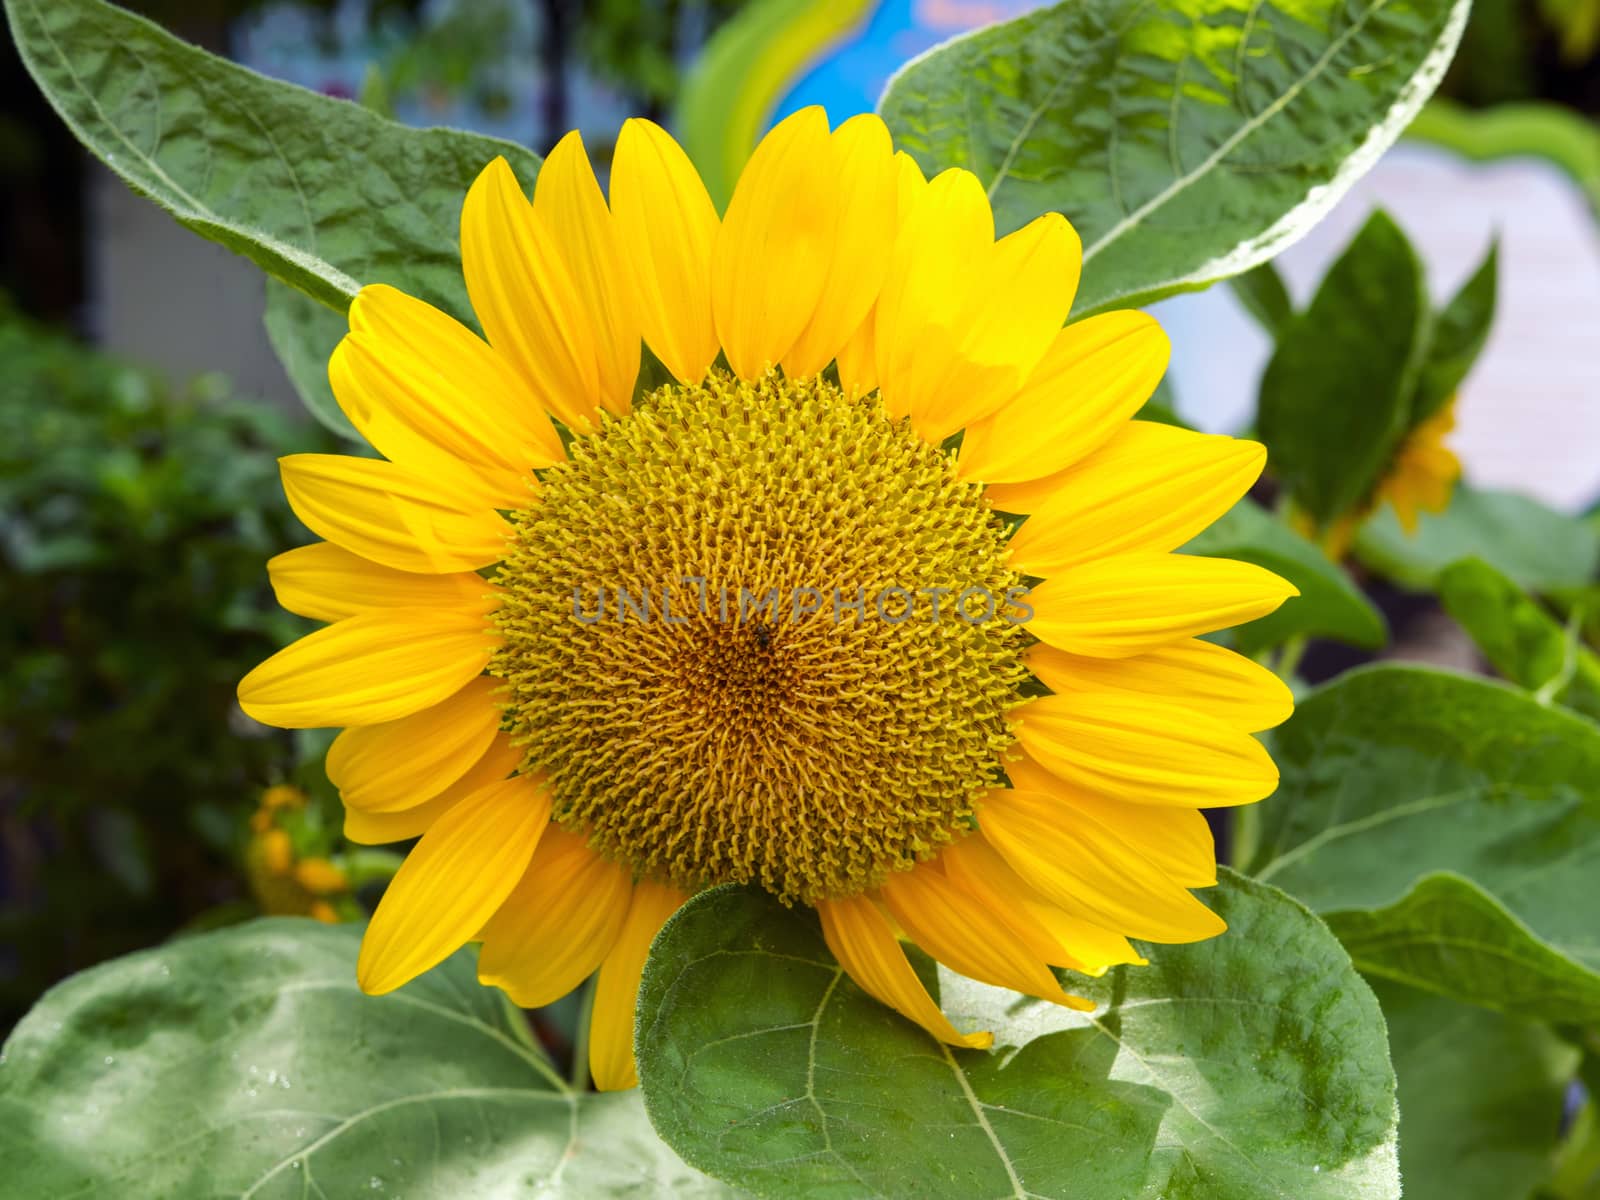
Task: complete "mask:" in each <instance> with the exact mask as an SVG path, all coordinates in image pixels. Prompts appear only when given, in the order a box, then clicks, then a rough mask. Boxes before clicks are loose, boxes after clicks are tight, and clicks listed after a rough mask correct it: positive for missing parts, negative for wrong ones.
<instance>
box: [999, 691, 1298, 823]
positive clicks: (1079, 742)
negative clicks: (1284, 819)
mask: <svg viewBox="0 0 1600 1200" xmlns="http://www.w3.org/2000/svg"><path fill="white" fill-rule="evenodd" d="M1013 719H1014V720H1015V721H1016V730H1017V740H1018V742H1019V743H1020V744H1021V746H1022V748H1023V750H1025V751H1026V752H1027V753H1028V755H1029V756H1030V757H1031V758H1033V759H1034V760H1035V761H1036V762H1038V764H1039V765H1040V766H1042V767H1044V768H1045V769H1046V770H1048V771H1049V772H1050V773H1051V774H1052V775H1055V776H1056V777H1057V778H1059V779H1063V780H1065V781H1066V782H1067V783H1069V784H1072V785H1074V786H1075V787H1077V788H1080V789H1082V790H1083V791H1086V792H1089V793H1091V794H1093V795H1097V796H1106V797H1109V798H1110V799H1113V800H1125V801H1129V802H1131V803H1134V804H1173V805H1181V806H1186V807H1190V808H1217V807H1221V806H1223V805H1231V804H1249V803H1251V802H1252V801H1254V800H1260V799H1263V798H1264V797H1266V796H1270V795H1271V794H1272V792H1273V790H1274V789H1275V788H1276V787H1277V786H1278V769H1277V767H1276V766H1274V765H1273V762H1272V756H1271V755H1269V754H1268V753H1267V751H1266V747H1264V746H1263V745H1262V744H1261V743H1260V742H1258V741H1256V739H1255V738H1253V737H1251V736H1250V735H1249V734H1248V733H1241V732H1240V731H1239V730H1237V729H1233V728H1230V727H1229V726H1227V725H1224V724H1223V723H1222V722H1221V721H1218V720H1217V719H1216V718H1214V717H1208V716H1206V715H1205V714H1204V713H1198V712H1195V711H1194V710H1193V709H1190V708H1184V707H1182V706H1180V705H1176V704H1169V703H1166V702H1164V701H1161V700H1158V699H1156V698H1155V697H1151V696H1136V695H1133V694H1131V693H1127V692H1120V693H1119V692H1099V693H1096V692H1071V693H1068V694H1066V695H1061V696H1040V697H1037V698H1036V699H1033V700H1030V701H1028V702H1027V703H1026V704H1024V705H1023V706H1022V707H1020V708H1018V709H1015V710H1014V712H1013Z"/></svg>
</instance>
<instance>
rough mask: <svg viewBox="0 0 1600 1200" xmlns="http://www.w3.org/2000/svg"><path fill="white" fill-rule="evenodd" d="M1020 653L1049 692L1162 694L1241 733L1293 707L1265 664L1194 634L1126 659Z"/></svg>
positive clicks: (1051, 651) (1277, 719)
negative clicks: (1186, 639) (1202, 639)
mask: <svg viewBox="0 0 1600 1200" xmlns="http://www.w3.org/2000/svg"><path fill="white" fill-rule="evenodd" d="M1025 658H1026V661H1027V664H1028V669H1029V670H1030V671H1032V672H1033V673H1034V674H1035V675H1037V676H1038V677H1039V679H1040V680H1041V681H1042V682H1043V683H1044V685H1045V686H1046V687H1048V688H1049V689H1050V690H1051V691H1052V692H1119V691H1127V692H1138V693H1140V694H1141V695H1146V696H1162V697H1165V698H1166V699H1168V700H1170V701H1172V703H1174V704H1181V705H1183V706H1184V707H1185V708H1192V709H1195V710H1197V711H1199V712H1203V713H1206V714H1208V715H1209V716H1212V717H1215V718H1216V719H1217V720H1219V721H1221V722H1223V723H1224V724H1225V725H1231V726H1233V728H1235V729H1242V730H1244V731H1245V732H1246V733H1256V732H1258V731H1260V730H1262V729H1271V728H1272V727H1273V726H1275V725H1281V724H1283V722H1285V721H1287V720H1288V719H1289V715H1290V714H1291V713H1292V712H1293V711H1294V693H1293V692H1291V691H1290V690H1289V688H1288V685H1287V684H1285V683H1284V682H1283V680H1281V679H1279V678H1278V677H1277V676H1276V675H1274V674H1273V673H1272V672H1271V671H1269V670H1267V668H1266V667H1263V666H1262V665H1261V664H1260V663H1256V662H1252V661H1251V660H1250V659H1248V658H1246V657H1245V656H1244V655H1242V654H1235V653H1234V652H1233V651H1232V650H1229V649H1228V648H1227V647H1225V646H1218V645H1217V644H1216V643H1214V642H1203V641H1200V640H1199V639H1198V638H1191V639H1189V640H1188V641H1182V642H1173V643H1172V644H1171V645H1167V646H1158V647H1156V648H1155V649H1154V650H1147V651H1145V652H1144V653H1143V654H1135V655H1133V656H1132V657H1130V658H1088V657H1085V656H1083V655H1078V654H1068V653H1067V652H1066V651H1065V650H1058V649H1056V648H1055V647H1054V646H1046V645H1044V644H1043V643H1040V644H1039V645H1037V646H1033V647H1030V648H1029V650H1028V652H1027V654H1026V655H1025Z"/></svg>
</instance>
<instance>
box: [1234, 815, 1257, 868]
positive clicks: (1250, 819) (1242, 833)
mask: <svg viewBox="0 0 1600 1200" xmlns="http://www.w3.org/2000/svg"><path fill="white" fill-rule="evenodd" d="M1232 815H1233V853H1232V854H1231V855H1230V856H1229V857H1230V858H1231V859H1232V860H1233V869H1234V870H1236V871H1243V870H1244V869H1245V864H1247V863H1248V862H1249V861H1250V860H1251V859H1252V858H1254V857H1255V856H1256V849H1257V847H1259V846H1260V845H1261V806H1260V805H1259V804H1244V805H1241V806H1239V807H1238V808H1236V809H1234V810H1233V814H1232Z"/></svg>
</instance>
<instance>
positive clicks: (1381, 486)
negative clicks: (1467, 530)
mask: <svg viewBox="0 0 1600 1200" xmlns="http://www.w3.org/2000/svg"><path fill="white" fill-rule="evenodd" d="M1455 427H1456V402H1455V397H1453V396H1452V397H1451V398H1450V399H1449V400H1448V401H1447V402H1446V403H1444V404H1443V405H1441V406H1440V408H1439V410H1438V411H1437V412H1435V413H1433V414H1431V415H1430V416H1427V417H1424V418H1423V419H1422V420H1421V421H1419V422H1417V424H1416V426H1415V427H1414V428H1413V429H1412V430H1411V432H1410V433H1408V434H1406V436H1405V440H1404V441H1402V442H1401V443H1400V448H1399V449H1398V450H1396V451H1395V454H1394V457H1393V458H1392V459H1390V461H1389V465H1388V467H1387V469H1385V471H1384V473H1383V477H1382V478H1381V479H1379V481H1378V485H1377V486H1376V487H1375V488H1373V490H1372V495H1371V496H1370V497H1369V498H1368V499H1367V501H1366V503H1364V504H1362V505H1361V506H1360V507H1359V508H1357V509H1355V510H1354V511H1352V512H1348V513H1346V514H1345V515H1344V516H1342V517H1340V518H1339V519H1338V520H1336V521H1334V522H1333V524H1331V525H1329V526H1328V527H1327V531H1326V532H1325V533H1324V534H1322V538H1321V540H1322V545H1323V548H1324V549H1325V550H1326V551H1327V553H1328V556H1329V557H1330V558H1333V559H1335V560H1337V559H1341V558H1343V557H1344V556H1345V555H1346V554H1347V553H1349V550H1350V543H1351V541H1352V540H1354V538H1355V535H1356V530H1358V529H1359V528H1360V527H1361V524H1362V522H1364V521H1366V520H1367V518H1369V517H1370V516H1372V514H1373V513H1375V512H1377V511H1378V509H1379V508H1381V507H1382V506H1383V504H1384V502H1385V501H1387V502H1388V503H1389V504H1390V505H1391V506H1392V507H1393V508H1394V515H1395V517H1396V518H1398V520H1399V521H1400V528H1401V529H1403V530H1405V532H1406V535H1407V536H1408V537H1412V536H1415V535H1416V532H1417V522H1418V520H1419V519H1420V517H1421V515H1422V514H1423V513H1425V512H1431V513H1441V512H1443V511H1444V510H1445V509H1446V508H1448V507H1449V506H1450V496H1451V493H1453V492H1454V491H1455V485H1456V481H1457V480H1458V479H1460V478H1461V460H1460V459H1459V458H1457V457H1456V455H1455V451H1453V450H1451V449H1450V447H1449V446H1447V445H1445V438H1447V437H1448V436H1449V435H1450V433H1451V432H1452V431H1453V430H1454V429H1455ZM1294 525H1295V527H1296V528H1297V529H1298V530H1299V531H1300V532H1301V533H1303V534H1305V535H1306V536H1308V537H1315V536H1316V532H1315V522H1313V521H1312V520H1311V519H1310V518H1309V517H1308V516H1306V515H1304V514H1299V515H1297V516H1296V518H1295V520H1294Z"/></svg>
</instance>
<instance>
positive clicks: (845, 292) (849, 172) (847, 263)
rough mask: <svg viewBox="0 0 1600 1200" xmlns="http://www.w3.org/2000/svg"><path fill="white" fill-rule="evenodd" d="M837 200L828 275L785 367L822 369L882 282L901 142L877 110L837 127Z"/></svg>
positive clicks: (795, 371) (797, 371) (793, 371)
mask: <svg viewBox="0 0 1600 1200" xmlns="http://www.w3.org/2000/svg"><path fill="white" fill-rule="evenodd" d="M830 149H831V151H832V158H833V160H834V164H835V167H834V169H835V171H836V176H835V179H834V184H833V195H832V197H831V200H832V203H833V204H835V205H836V206H837V207H838V209H839V215H838V222H839V227H838V234H837V236H836V237H835V238H834V240H833V245H832V248H831V255H830V261H829V263H828V264H827V277H826V279H825V280H824V282H823V285H822V294H821V295H820V296H819V297H818V298H817V304H816V311H815V312H813V313H812V315H811V320H810V322H809V323H808V324H807V325H806V327H805V329H804V330H803V331H802V332H801V334H800V336H799V338H798V339H796V341H795V343H794V345H792V346H791V347H789V349H788V351H787V352H785V354H784V355H783V369H784V373H785V374H787V375H791V376H797V377H798V376H806V375H815V374H817V373H818V372H819V371H821V370H822V368H823V367H825V366H827V365H828V363H830V362H831V361H833V358H834V356H835V355H837V354H838V353H839V350H840V348H841V347H842V346H843V345H844V344H845V342H846V340H847V339H848V338H849V337H850V335H851V333H852V332H853V331H854V330H855V329H857V328H858V327H859V326H860V325H861V322H862V321H863V319H865V317H866V315H867V312H868V310H869V309H871V308H872V305H873V302H874V301H876V300H877V298H878V291H879V289H880V288H882V286H883V278H884V276H885V275H886V274H887V273H888V269H889V247H890V246H891V245H892V244H893V241H894V230H895V188H896V183H895V176H896V174H897V170H896V168H895V163H894V148H893V146H892V145H891V144H890V142H889V130H888V127H887V126H885V125H884V123H883V121H882V120H881V119H880V118H879V117H878V116H877V115H876V114H873V113H862V114H861V115H859V116H855V117H851V118H850V119H849V120H848V121H846V122H845V123H844V124H843V125H841V126H839V128H838V129H836V130H834V131H833V136H832V139H831V144H830Z"/></svg>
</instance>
